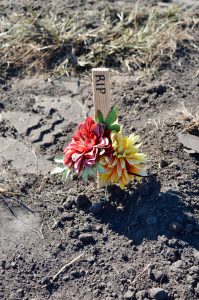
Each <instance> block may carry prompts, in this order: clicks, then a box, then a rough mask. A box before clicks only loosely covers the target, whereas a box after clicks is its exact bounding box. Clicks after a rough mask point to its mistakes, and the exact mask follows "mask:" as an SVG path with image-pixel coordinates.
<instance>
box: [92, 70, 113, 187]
mask: <svg viewBox="0 0 199 300" xmlns="http://www.w3.org/2000/svg"><path fill="white" fill-rule="evenodd" d="M92 85H93V103H94V117H95V120H96V117H97V111H98V110H99V111H101V112H102V114H103V117H104V118H106V116H107V114H108V112H109V111H110V108H111V107H110V75H109V69H108V68H94V69H92ZM97 184H98V188H100V187H102V186H103V184H102V183H101V182H100V180H99V176H98V179H97Z"/></svg>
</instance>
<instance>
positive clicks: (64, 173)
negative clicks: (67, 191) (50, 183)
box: [62, 168, 71, 181]
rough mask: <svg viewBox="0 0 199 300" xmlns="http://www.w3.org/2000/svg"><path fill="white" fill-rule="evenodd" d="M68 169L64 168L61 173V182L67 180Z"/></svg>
mask: <svg viewBox="0 0 199 300" xmlns="http://www.w3.org/2000/svg"><path fill="white" fill-rule="evenodd" d="M70 172H71V171H70V169H69V168H65V170H64V172H63V176H62V179H63V181H66V180H67V179H68V175H69V174H70Z"/></svg>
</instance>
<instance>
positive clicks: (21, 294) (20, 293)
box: [17, 289, 24, 297]
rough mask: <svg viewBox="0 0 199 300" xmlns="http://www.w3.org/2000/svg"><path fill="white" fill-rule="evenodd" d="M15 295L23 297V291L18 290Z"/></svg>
mask: <svg viewBox="0 0 199 300" xmlns="http://www.w3.org/2000/svg"><path fill="white" fill-rule="evenodd" d="M17 295H18V296H20V297H23V296H24V290H23V289H18V290H17Z"/></svg>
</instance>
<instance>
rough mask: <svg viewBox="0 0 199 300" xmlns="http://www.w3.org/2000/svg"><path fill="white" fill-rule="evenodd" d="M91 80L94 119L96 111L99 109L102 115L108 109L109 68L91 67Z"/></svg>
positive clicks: (105, 114) (105, 113)
mask: <svg viewBox="0 0 199 300" xmlns="http://www.w3.org/2000/svg"><path fill="white" fill-rule="evenodd" d="M92 82H93V102H94V110H95V112H94V114H95V115H94V117H95V119H96V116H97V111H98V110H100V111H101V112H102V114H103V116H104V118H105V117H106V116H107V114H108V112H109V110H110V79H109V69H107V68H95V69H92Z"/></svg>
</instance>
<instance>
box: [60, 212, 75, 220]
mask: <svg viewBox="0 0 199 300" xmlns="http://www.w3.org/2000/svg"><path fill="white" fill-rule="evenodd" d="M73 219H74V217H73V216H72V215H70V214H69V213H68V212H64V213H62V215H61V221H63V222H66V221H71V220H73Z"/></svg>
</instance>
